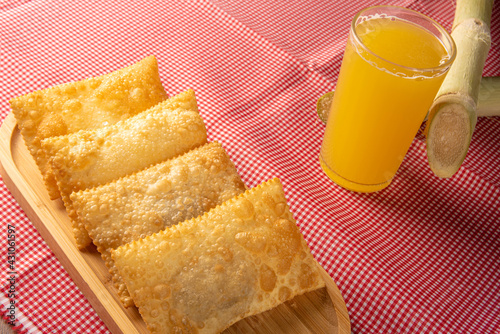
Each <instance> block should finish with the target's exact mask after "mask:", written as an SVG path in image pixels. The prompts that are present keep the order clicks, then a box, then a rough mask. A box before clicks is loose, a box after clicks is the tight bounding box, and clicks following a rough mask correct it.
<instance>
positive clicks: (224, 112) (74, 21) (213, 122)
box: [0, 0, 500, 333]
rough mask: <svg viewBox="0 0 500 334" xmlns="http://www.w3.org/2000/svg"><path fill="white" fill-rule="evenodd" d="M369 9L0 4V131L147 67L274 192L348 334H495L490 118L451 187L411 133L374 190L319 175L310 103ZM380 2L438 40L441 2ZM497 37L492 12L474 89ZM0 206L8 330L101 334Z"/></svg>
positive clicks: (72, 288)
mask: <svg viewBox="0 0 500 334" xmlns="http://www.w3.org/2000/svg"><path fill="white" fill-rule="evenodd" d="M381 3H382V2H380V1H374V0H363V1H359V2H352V1H347V0H344V1H337V2H332V1H326V0H317V1H308V2H304V1H299V0H291V1H288V2H287V5H286V8H283V4H282V3H280V2H264V1H258V0H254V1H230V0H211V1H209V0H182V1H179V2H178V3H176V5H173V4H172V3H164V2H159V1H158V2H156V1H149V0H146V1H141V2H133V1H124V2H119V3H114V4H112V3H110V2H104V1H93V2H91V3H89V2H76V3H73V2H66V1H62V0H51V1H25V0H20V1H16V0H13V1H7V2H2V4H0V9H1V11H0V34H1V35H2V38H1V39H0V48H1V49H2V50H3V54H2V57H0V88H1V89H0V121H2V120H3V119H4V118H5V117H6V116H7V114H8V113H9V112H10V106H9V103H8V101H9V99H10V98H12V97H15V96H18V95H21V94H25V93H28V92H31V91H34V90H38V89H43V88H46V87H49V86H52V85H56V84H61V83H64V82H68V81H76V80H81V79H84V78H87V77H90V76H97V75H101V74H104V73H108V72H111V71H113V70H116V69H118V68H121V67H124V66H126V65H130V64H132V63H134V62H136V61H138V60H140V59H142V58H143V57H145V56H148V55H150V54H154V55H155V56H156V57H157V59H158V63H159V67H160V76H161V78H162V82H163V85H164V87H165V89H166V91H167V93H168V94H169V95H174V94H177V93H179V92H181V91H183V90H185V89H188V88H192V89H194V90H195V91H196V94H197V99H198V102H199V108H200V114H201V116H202V117H203V119H204V121H205V123H206V126H207V131H208V134H209V139H210V140H218V141H220V142H221V143H222V144H223V146H224V147H225V148H226V150H227V151H228V153H229V154H230V156H231V158H232V160H233V161H234V163H235V165H236V167H237V169H238V172H239V173H240V175H241V177H242V179H243V180H244V182H245V183H246V184H247V185H248V186H250V187H253V186H256V185H258V184H260V183H262V182H264V181H266V180H268V179H270V178H272V177H275V176H276V177H279V178H280V179H281V181H282V183H283V184H284V189H285V192H286V195H287V198H288V201H289V205H290V208H291V210H292V211H293V212H294V216H295V218H296V219H297V224H298V225H299V227H300V228H301V231H302V232H303V234H304V237H305V238H306V240H307V242H308V244H309V246H310V248H311V251H312V253H313V255H314V256H315V258H316V259H317V260H318V262H319V263H320V264H321V265H322V266H323V267H324V268H325V270H326V271H327V272H328V273H329V274H330V276H331V277H332V278H333V279H334V280H335V282H336V283H337V285H338V286H339V288H340V291H341V292H342V294H343V296H344V299H345V301H346V305H347V308H348V311H349V315H350V318H351V323H352V330H353V332H354V333H401V332H405V333H436V332H440V333H499V332H500V320H499V319H500V306H499V305H500V260H499V259H500V241H499V240H500V235H499V234H500V187H499V185H500V155H499V153H498V152H500V141H499V140H498V138H499V137H500V120H499V119H498V118H494V117H493V118H481V119H479V121H478V124H477V127H476V131H475V132H474V136H473V140H472V143H471V146H470V150H469V153H468V155H467V158H466V160H465V161H464V164H463V166H462V168H461V169H460V170H459V172H458V173H457V174H456V175H455V176H453V177H452V178H450V179H439V178H437V177H435V176H434V175H433V174H432V172H431V171H430V169H429V167H428V164H427V160H426V154H425V140H424V137H423V135H422V133H421V132H419V133H418V134H417V135H416V137H415V139H414V141H413V143H412V146H411V147H410V150H409V151H408V153H407V156H406V158H405V160H404V162H403V164H402V166H401V168H400V170H399V172H398V174H397V175H396V177H395V179H394V181H393V183H392V185H391V186H390V187H389V188H387V189H385V190H383V191H381V192H378V193H374V194H357V193H352V192H349V191H346V190H344V189H342V188H339V187H337V186H336V185H334V184H333V183H332V182H331V181H330V180H328V178H327V177H326V176H325V175H324V174H323V173H322V171H321V169H320V167H319V164H318V154H319V148H320V145H321V139H322V136H323V132H324V125H323V124H322V123H321V122H320V121H318V119H317V117H316V113H315V102H316V100H317V98H318V97H319V96H321V95H322V94H324V93H325V92H328V91H331V90H333V89H334V87H335V82H336V79H337V75H338V70H339V67H340V62H341V59H342V53H343V48H344V45H345V40H346V37H347V31H348V27H349V23H350V20H351V18H352V17H353V16H354V14H355V13H356V12H357V11H358V10H359V9H361V8H363V7H367V6H369V5H377V4H381ZM384 4H394V5H400V6H405V7H408V8H411V9H415V10H418V11H420V12H422V13H424V14H427V15H429V16H431V17H432V18H434V19H435V20H437V21H438V22H439V23H441V24H442V25H443V26H444V27H445V28H446V29H448V30H450V28H451V22H452V20H453V13H454V2H453V1H440V2H438V1H430V0H428V1H416V0H413V1H411V0H399V1H396V0H394V1H387V2H384ZM499 25H500V5H499V4H498V3H497V4H496V5H495V7H494V13H493V18H492V38H493V46H492V49H491V51H490V53H489V55H488V59H487V62H486V66H485V70H484V73H483V75H484V76H498V75H500V38H499V32H500V27H499ZM0 207H1V210H0V222H1V224H2V226H3V228H2V230H1V231H0V238H2V240H7V231H6V226H7V224H13V225H14V226H15V227H16V263H15V266H16V273H17V281H16V305H17V307H18V308H17V311H18V313H17V314H16V321H17V323H16V324H17V326H19V327H20V328H22V329H23V330H25V331H26V332H30V333H40V332H41V333H54V332H55V333H109V331H108V330H107V328H106V326H105V324H104V323H103V322H102V320H101V319H100V318H99V317H98V316H97V314H96V312H95V311H94V310H93V309H92V307H91V306H90V304H89V303H88V301H87V300H86V298H85V296H84V295H83V294H82V293H81V292H80V290H79V289H78V287H77V286H76V285H75V284H74V282H73V281H72V280H71V278H70V277H69V275H68V273H67V272H66V271H65V270H64V268H63V267H62V266H61V264H60V263H59V261H58V260H57V259H56V258H55V256H54V254H53V253H52V252H51V250H50V249H49V247H48V246H47V245H46V243H45V242H44V240H43V239H42V238H41V237H40V235H39V234H38V232H37V231H36V229H35V228H34V227H33V225H32V224H31V222H30V221H29V219H28V218H27V217H26V215H25V213H24V212H23V210H22V209H21V208H20V207H19V205H18V204H17V203H16V201H15V200H14V198H13V197H12V195H11V194H10V192H9V190H8V189H7V188H6V187H5V185H4V184H3V182H2V181H1V180H0ZM2 242H3V243H4V244H5V242H4V241H2ZM3 254H4V256H3V257H2V258H1V259H0V260H1V261H2V263H1V266H2V271H3V273H4V277H5V278H4V279H3V281H2V282H4V283H3V284H2V294H0V305H1V306H0V311H1V312H3V313H5V312H6V307H7V305H8V300H7V297H6V290H7V285H8V284H6V283H5V282H6V280H7V278H6V277H7V276H6V275H7V271H8V268H7V254H6V250H5V249H4V252H3ZM0 328H1V329H2V330H3V327H2V326H0ZM2 333H3V332H2Z"/></svg>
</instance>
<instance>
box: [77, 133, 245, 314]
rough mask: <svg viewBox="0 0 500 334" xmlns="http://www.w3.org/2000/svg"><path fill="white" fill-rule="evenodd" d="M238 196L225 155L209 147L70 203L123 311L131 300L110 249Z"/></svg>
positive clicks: (82, 193)
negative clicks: (111, 284) (116, 292)
mask: <svg viewBox="0 0 500 334" xmlns="http://www.w3.org/2000/svg"><path fill="white" fill-rule="evenodd" d="M244 191H245V185H244V184H243V182H242V181H241V179H240V177H239V175H238V173H237V171H236V168H235V166H234V164H233V163H232V161H231V160H230V158H229V156H228V155H227V153H226V151H225V150H224V148H223V147H222V146H221V145H220V144H219V143H218V142H212V143H209V144H206V145H204V146H202V147H199V148H197V149H193V150H191V151H189V152H187V153H185V154H184V155H182V156H180V157H177V158H174V159H171V160H167V161H165V162H162V163H159V164H157V165H154V166H152V167H150V168H147V169H145V170H142V171H140V172H137V173H135V174H132V175H128V176H125V177H123V178H121V179H119V180H116V181H113V182H111V183H108V184H106V185H102V186H98V187H96V188H92V189H87V190H83V191H79V192H77V193H73V194H71V196H70V198H71V201H72V203H73V206H74V208H75V210H76V211H77V213H78V217H79V219H80V221H81V222H83V223H84V224H85V227H86V229H87V231H88V232H89V235H90V237H91V238H92V240H93V242H94V244H95V245H96V246H97V250H98V251H99V252H100V253H101V255H102V258H103V259H104V261H105V263H106V266H107V267H108V268H109V270H110V273H111V274H112V277H113V281H114V283H115V286H116V288H117V289H118V293H119V295H120V298H121V300H122V302H123V304H124V305H125V306H126V307H129V306H133V301H132V300H131V299H130V295H129V293H128V291H127V289H126V286H125V283H124V282H123V280H122V278H121V276H120V275H119V274H118V272H117V270H116V268H115V266H114V263H113V260H112V259H111V255H110V251H111V249H115V248H117V247H119V246H122V245H125V244H126V243H129V242H131V241H134V240H139V239H140V238H144V237H146V236H148V235H151V234H153V233H155V232H159V231H161V230H163V229H164V228H166V227H168V226H171V225H174V224H177V223H179V222H182V221H184V220H187V219H191V218H194V217H197V216H199V215H201V214H203V213H204V212H206V211H208V210H209V209H211V208H213V207H215V206H217V205H219V204H221V203H223V202H224V201H226V200H229V199H231V198H233V197H235V196H236V195H238V194H241V193H243V192H244Z"/></svg>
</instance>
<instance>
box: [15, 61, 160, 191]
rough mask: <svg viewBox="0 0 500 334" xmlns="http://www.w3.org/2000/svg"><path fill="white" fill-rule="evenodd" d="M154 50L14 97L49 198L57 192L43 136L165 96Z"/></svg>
mask: <svg viewBox="0 0 500 334" xmlns="http://www.w3.org/2000/svg"><path fill="white" fill-rule="evenodd" d="M166 98H167V94H166V92H165V90H164V88H163V86H162V83H161V81H160V76H159V73H158V64H157V62H156V58H155V57H154V56H150V57H147V58H144V59H143V60H141V61H139V62H138V63H136V64H134V65H131V66H129V67H125V68H123V69H120V70H118V71H115V72H112V73H109V74H106V75H103V76H99V77H95V78H89V79H86V80H83V81H78V82H70V83H65V84H62V85H58V86H53V87H50V88H47V89H43V90H39V91H35V92H32V93H29V94H26V95H23V96H19V97H16V98H13V99H11V100H10V105H11V108H12V112H13V114H14V116H15V118H16V120H17V124H18V126H19V129H20V130H21V134H22V136H23V138H24V142H25V143H26V146H27V147H28V149H29V151H30V153H31V155H32V156H33V158H34V159H35V162H36V164H37V166H38V168H39V169H40V171H41V173H42V176H43V178H44V182H45V184H46V187H47V190H48V192H49V196H50V198H51V199H56V198H59V196H60V195H59V190H58V188H57V184H56V181H55V179H54V175H53V172H52V171H51V166H50V164H49V163H48V157H47V156H46V155H45V153H44V151H43V150H42V149H41V141H42V140H43V139H45V138H49V137H53V136H60V135H66V134H68V133H74V132H77V131H79V130H83V129H95V128H100V127H103V126H106V125H110V124H114V123H116V122H118V121H120V120H122V119H125V118H128V117H130V116H132V115H136V114H138V113H139V112H142V111H144V110H146V109H148V108H150V107H152V106H154V105H156V104H157V103H159V102H161V101H163V100H165V99H166Z"/></svg>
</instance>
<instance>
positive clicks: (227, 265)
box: [111, 179, 325, 333]
mask: <svg viewBox="0 0 500 334" xmlns="http://www.w3.org/2000/svg"><path fill="white" fill-rule="evenodd" d="M111 254H112V257H113V259H114V261H115V265H116V267H117V268H118V270H119V272H120V274H121V275H122V277H123V278H124V280H125V282H126V284H127V288H128V290H129V291H130V293H131V296H132V298H133V300H134V302H135V304H136V305H137V307H138V308H139V312H140V313H141V315H142V317H143V319H144V321H145V322H146V324H147V326H148V329H149V330H150V331H151V332H152V333H218V332H221V331H223V330H224V329H226V328H227V327H229V326H230V325H232V324H233V323H235V322H237V321H239V320H240V319H242V318H245V317H248V316H251V315H254V314H257V313H260V312H264V311H266V310H269V309H271V308H273V307H275V306H277V305H279V304H280V303H283V302H285V301H287V300H290V299H292V298H293V297H294V296H296V295H299V294H303V293H305V292H308V291H312V290H315V289H318V288H321V287H324V285H325V283H324V281H323V280H322V278H321V275H320V272H319V266H318V264H317V262H316V261H315V259H314V258H313V256H312V255H311V253H310V250H309V248H308V246H307V244H306V242H305V240H304V239H303V236H302V234H301V233H300V230H299V228H298V227H297V225H296V224H295V221H294V219H293V217H292V214H291V212H290V211H289V209H288V205H287V204H286V199H285V196H284V193H283V189H282V186H281V183H280V182H279V180H278V179H273V180H271V181H268V182H266V183H264V184H262V185H259V186H257V187H256V188H253V189H251V190H247V191H246V192H245V193H244V194H242V195H239V196H237V197H235V198H233V199H231V200H229V201H227V202H224V203H223V204H221V205H220V206H218V207H216V208H214V209H212V210H210V211H209V212H207V213H205V214H204V215H203V216H200V217H198V218H195V219H191V220H188V221H184V222H182V223H180V224H177V225H174V226H172V227H170V228H167V229H165V230H163V231H161V232H158V233H155V234H153V235H150V236H148V237H146V238H144V239H140V240H139V241H134V242H132V243H129V244H127V245H124V246H121V247H119V248H117V249H116V250H113V251H112V252H111Z"/></svg>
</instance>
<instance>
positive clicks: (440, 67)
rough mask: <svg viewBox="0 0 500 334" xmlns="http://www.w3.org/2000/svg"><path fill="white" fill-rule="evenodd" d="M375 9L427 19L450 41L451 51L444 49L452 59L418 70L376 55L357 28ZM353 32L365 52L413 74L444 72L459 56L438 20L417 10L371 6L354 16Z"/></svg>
mask: <svg viewBox="0 0 500 334" xmlns="http://www.w3.org/2000/svg"><path fill="white" fill-rule="evenodd" d="M375 8H392V9H398V10H401V11H406V12H408V13H413V14H416V15H417V16H420V17H421V18H423V19H425V20H427V21H430V22H431V23H432V24H433V25H434V26H436V27H437V28H438V30H439V31H441V32H442V33H443V35H445V36H446V38H448V39H449V40H450V45H451V49H450V51H448V49H447V47H446V45H443V46H444V48H445V50H446V52H447V53H448V54H450V58H449V59H447V60H446V62H444V63H443V64H440V65H438V66H434V67H424V68H418V67H411V66H405V65H401V64H398V63H395V62H393V61H390V60H388V59H385V58H384V57H382V56H379V55H378V54H376V53H375V52H373V51H372V50H370V48H368V47H367V46H366V45H365V44H364V43H363V41H362V40H361V38H360V37H359V36H358V34H357V32H356V26H355V25H356V21H357V20H358V18H359V17H360V16H361V15H362V14H363V13H364V12H366V11H367V10H370V9H375ZM419 26H420V25H419ZM424 29H425V28H424ZM425 30H427V29H425ZM351 31H352V34H353V36H354V39H355V40H356V43H357V44H359V45H360V46H361V47H362V48H363V49H364V50H366V51H367V52H369V53H370V54H371V55H373V56H375V57H376V58H378V59H381V60H382V61H384V62H387V63H389V64H392V65H395V66H398V67H401V68H403V69H406V70H409V71H412V72H435V71H443V70H444V69H446V68H447V67H450V66H451V65H452V64H453V61H454V60H455V58H456V56H457V46H456V44H455V41H454V40H453V37H451V34H450V33H448V31H447V30H446V29H445V28H444V27H443V26H442V25H441V24H439V23H438V22H437V21H436V20H434V19H433V18H431V17H429V16H427V15H424V14H422V13H420V12H417V11H416V10H413V9H409V8H406V7H401V6H390V5H380V6H370V7H366V8H363V9H361V10H360V11H358V12H357V13H356V15H354V18H353V19H352V21H351ZM429 33H431V34H432V35H433V36H434V37H436V38H438V39H439V40H440V41H441V39H440V38H439V37H437V36H435V35H434V34H433V33H432V32H430V31H429ZM442 44H443V43H442Z"/></svg>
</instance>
